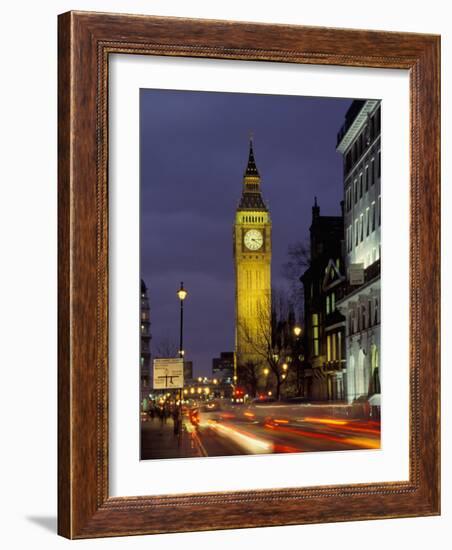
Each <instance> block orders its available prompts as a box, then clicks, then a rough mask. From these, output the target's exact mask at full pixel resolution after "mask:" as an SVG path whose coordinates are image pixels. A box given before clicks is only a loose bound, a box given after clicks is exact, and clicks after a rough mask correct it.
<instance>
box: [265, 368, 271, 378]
mask: <svg viewBox="0 0 452 550" xmlns="http://www.w3.org/2000/svg"><path fill="white" fill-rule="evenodd" d="M269 372H270V371H269V370H268V369H267V368H265V369H264V374H265V376H268V373H269Z"/></svg>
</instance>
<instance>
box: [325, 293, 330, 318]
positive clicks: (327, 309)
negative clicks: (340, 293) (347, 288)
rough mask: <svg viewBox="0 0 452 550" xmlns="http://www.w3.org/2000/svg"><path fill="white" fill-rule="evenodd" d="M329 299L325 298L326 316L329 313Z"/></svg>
mask: <svg viewBox="0 0 452 550" xmlns="http://www.w3.org/2000/svg"><path fill="white" fill-rule="evenodd" d="M330 311H331V310H330V297H329V296H327V297H326V314H327V315H328V314H329V313H330Z"/></svg>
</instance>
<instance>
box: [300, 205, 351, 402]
mask: <svg viewBox="0 0 452 550" xmlns="http://www.w3.org/2000/svg"><path fill="white" fill-rule="evenodd" d="M343 227H344V218H343V215H341V216H321V215H320V207H319V206H318V204H317V199H315V203H314V206H313V208H312V223H311V227H310V259H309V267H308V269H307V270H306V271H305V272H304V274H303V275H302V276H301V278H300V280H301V281H302V283H303V288H304V318H305V323H304V324H305V333H304V349H305V368H304V394H305V396H306V397H307V398H308V399H309V400H312V401H342V400H343V399H344V396H345V393H344V371H345V318H344V316H343V315H342V314H341V312H340V311H338V309H337V307H336V302H337V298H338V295H339V289H340V288H341V285H342V284H343V282H344V280H345V277H344V261H343Z"/></svg>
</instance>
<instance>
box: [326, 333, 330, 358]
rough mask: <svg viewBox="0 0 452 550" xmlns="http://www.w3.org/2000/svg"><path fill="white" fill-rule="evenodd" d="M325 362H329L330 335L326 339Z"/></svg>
mask: <svg viewBox="0 0 452 550" xmlns="http://www.w3.org/2000/svg"><path fill="white" fill-rule="evenodd" d="M326 360H327V361H331V335H330V334H328V336H327V337H326Z"/></svg>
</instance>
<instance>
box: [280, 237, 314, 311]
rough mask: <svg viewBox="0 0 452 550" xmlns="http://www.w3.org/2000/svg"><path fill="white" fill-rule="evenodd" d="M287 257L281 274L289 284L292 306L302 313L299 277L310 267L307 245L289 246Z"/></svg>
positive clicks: (301, 293)
mask: <svg viewBox="0 0 452 550" xmlns="http://www.w3.org/2000/svg"><path fill="white" fill-rule="evenodd" d="M287 256H288V260H287V262H286V263H285V264H283V266H282V274H283V276H284V277H285V278H286V280H287V282H288V283H289V288H290V297H291V300H292V302H293V304H294V306H295V307H296V309H297V310H300V311H302V310H303V306H304V294H303V286H302V284H301V283H300V277H301V275H302V274H303V273H304V272H305V271H306V269H307V268H308V267H309V265H310V250H309V245H308V244H307V243H304V242H297V243H294V244H291V245H289V247H288V250H287Z"/></svg>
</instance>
